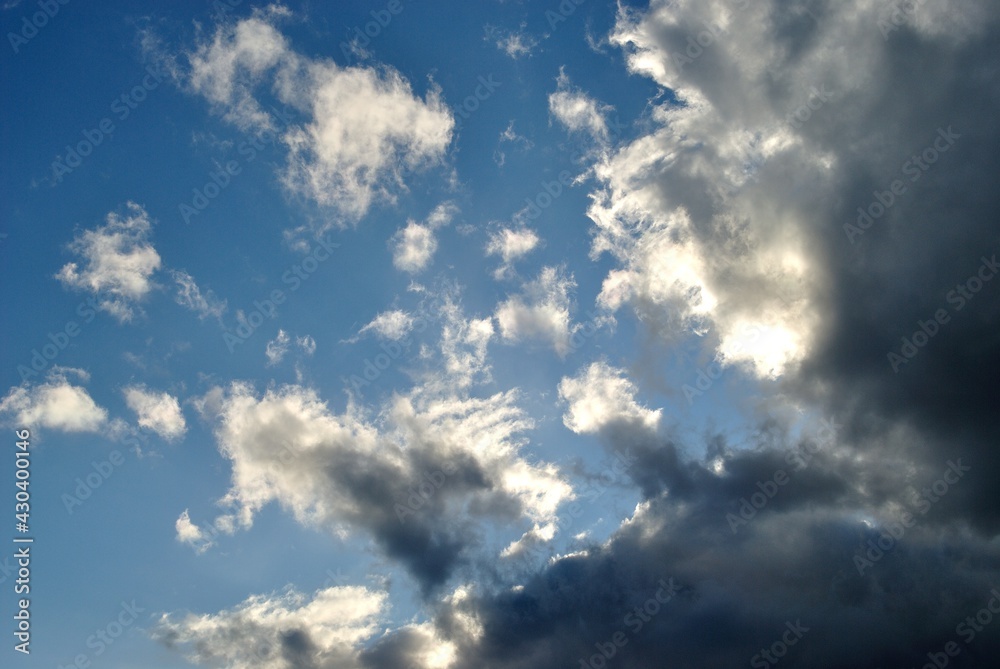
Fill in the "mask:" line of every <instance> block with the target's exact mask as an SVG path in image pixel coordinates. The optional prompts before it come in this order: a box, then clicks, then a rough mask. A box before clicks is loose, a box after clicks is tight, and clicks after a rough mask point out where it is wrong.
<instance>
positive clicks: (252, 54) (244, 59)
mask: <svg viewBox="0 0 1000 669" xmlns="http://www.w3.org/2000/svg"><path fill="white" fill-rule="evenodd" d="M287 14H288V12H287V10H285V11H280V12H274V11H272V12H266V11H260V10H258V11H257V12H255V13H254V15H253V16H252V17H250V18H246V19H243V20H241V21H239V22H237V23H235V24H230V25H222V26H220V27H219V28H218V30H217V31H216V33H215V34H214V36H213V37H212V38H211V40H210V41H206V42H203V43H201V44H199V45H197V47H196V48H195V50H194V51H193V52H192V53H191V54H189V56H188V61H189V68H188V70H187V72H186V74H185V76H184V81H185V82H186V83H187V85H188V87H189V88H190V89H191V90H192V91H193V92H195V93H197V94H199V95H202V96H203V97H205V98H206V99H207V100H208V101H209V102H211V103H212V105H213V108H214V109H215V110H217V111H218V112H219V113H221V114H222V115H223V118H224V119H226V120H227V121H229V122H230V123H233V124H234V125H236V126H237V127H239V128H241V129H243V130H246V131H254V132H263V131H269V132H278V133H280V139H281V141H282V143H283V144H284V145H285V146H286V147H287V149H288V162H287V165H286V167H285V169H284V171H283V173H282V175H281V181H282V183H283V184H284V185H285V187H286V188H287V189H288V190H289V191H290V192H291V193H294V194H297V195H301V196H303V197H306V198H308V199H310V200H312V201H314V202H316V203H318V204H319V205H321V206H323V207H329V208H331V209H333V210H335V211H337V212H339V213H340V214H341V215H342V216H343V217H344V219H345V220H348V221H356V220H357V219H359V218H361V217H362V216H364V215H365V213H367V211H368V209H369V208H370V207H371V205H372V203H373V202H374V201H375V200H376V199H377V200H379V201H381V202H385V203H389V204H391V203H392V202H394V201H395V194H396V193H397V192H398V191H399V190H401V189H404V188H405V184H404V183H403V182H404V176H405V175H406V174H408V173H411V172H414V171H418V170H422V169H425V168H428V167H430V166H433V165H435V164H439V163H440V162H441V160H442V159H443V157H444V152H445V150H446V149H447V147H448V145H449V143H450V142H451V136H452V132H453V129H454V126H455V120H454V118H453V117H452V115H451V113H450V112H449V111H448V109H447V107H446V106H445V104H444V102H443V101H442V100H441V96H440V91H439V90H438V89H437V88H434V87H431V89H430V90H429V91H428V92H427V93H426V95H425V96H424V98H420V97H419V96H417V95H415V94H414V92H413V90H412V87H411V86H410V83H409V82H408V81H407V80H406V79H405V78H404V77H403V76H402V75H401V74H400V73H399V72H398V71H396V70H395V69H393V68H391V67H388V66H380V67H378V68H376V67H367V66H355V67H340V66H338V65H337V64H336V63H334V62H332V61H329V60H316V59H310V58H308V57H305V56H303V55H301V54H299V53H297V52H296V51H294V50H293V49H292V47H291V45H290V44H289V42H288V40H287V39H286V38H285V37H284V36H283V35H282V34H281V33H280V32H279V31H278V29H277V28H276V27H275V24H276V23H277V22H278V21H279V20H280V19H281V18H282V17H283V16H285V15H287ZM268 84H270V89H271V91H272V92H273V94H274V95H275V96H276V98H277V99H278V101H279V102H281V103H283V104H285V105H289V106H290V107H291V108H292V109H294V110H296V111H297V112H298V113H299V115H300V116H301V117H302V121H301V122H287V123H285V124H284V125H279V121H278V118H277V115H276V114H274V113H272V111H270V110H267V109H265V108H264V106H263V105H262V104H261V102H260V98H261V96H262V92H261V89H264V88H265V87H267V85H268ZM286 116H287V114H286Z"/></svg>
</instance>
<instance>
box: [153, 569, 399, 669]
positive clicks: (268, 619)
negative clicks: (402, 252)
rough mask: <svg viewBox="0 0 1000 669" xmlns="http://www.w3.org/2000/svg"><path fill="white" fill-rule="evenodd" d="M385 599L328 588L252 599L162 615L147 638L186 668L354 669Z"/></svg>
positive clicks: (367, 592) (376, 594) (360, 591)
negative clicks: (181, 657)
mask: <svg viewBox="0 0 1000 669" xmlns="http://www.w3.org/2000/svg"><path fill="white" fill-rule="evenodd" d="M385 608H386V595H385V593H382V592H374V591H371V590H368V589H366V588H363V587H357V586H335V587H332V588H326V589H324V590H319V591H317V592H316V593H315V594H314V595H313V597H312V598H311V599H310V598H307V597H306V596H305V595H303V594H301V593H298V592H296V591H294V590H291V589H289V590H287V591H285V592H284V593H281V594H277V593H276V594H271V595H253V596H251V597H248V598H247V599H246V600H245V601H243V602H241V603H240V604H238V605H237V606H235V607H233V608H231V609H226V610H223V611H220V612H218V613H215V614H203V615H197V614H193V613H189V614H187V615H184V616H177V615H162V616H161V617H160V619H159V620H158V621H157V623H156V625H155V627H154V629H153V636H154V638H156V639H158V640H160V641H162V642H163V643H165V644H167V645H168V646H171V647H181V648H182V649H183V650H184V651H185V653H186V657H187V659H188V661H190V662H192V663H196V664H209V665H212V666H217V665H221V666H225V667H232V668H237V667H241V668H242V667H255V668H260V669H296V668H297V667H321V666H322V667H334V666H336V667H345V668H347V667H360V666H361V664H360V662H359V661H358V654H359V652H360V650H361V645H362V642H363V641H365V640H367V639H369V638H371V637H372V636H374V635H375V633H376V632H378V630H379V627H378V623H379V621H380V619H381V617H382V615H383V614H384V612H385Z"/></svg>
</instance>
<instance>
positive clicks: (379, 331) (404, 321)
mask: <svg viewBox="0 0 1000 669" xmlns="http://www.w3.org/2000/svg"><path fill="white" fill-rule="evenodd" d="M413 321H414V319H413V316H411V315H410V314H408V313H406V312H405V311H402V310H400V309H392V310H390V311H383V312H382V313H380V314H378V315H377V316H375V318H373V319H372V320H371V322H370V323H368V324H366V325H365V326H364V327H363V328H361V329H360V330H358V335H359V336H361V335H365V334H367V333H369V332H372V333H374V334H375V336H377V337H378V338H380V339H388V340H389V341H399V340H400V339H402V338H404V337H405V336H406V335H408V334H409V333H410V331H411V330H412V329H413Z"/></svg>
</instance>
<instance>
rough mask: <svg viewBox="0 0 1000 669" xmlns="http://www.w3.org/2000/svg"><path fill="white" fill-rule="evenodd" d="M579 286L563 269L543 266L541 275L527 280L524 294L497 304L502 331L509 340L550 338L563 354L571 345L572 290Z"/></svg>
mask: <svg viewBox="0 0 1000 669" xmlns="http://www.w3.org/2000/svg"><path fill="white" fill-rule="evenodd" d="M575 287H576V282H575V281H574V280H573V277H572V276H568V277H567V276H563V273H562V270H559V269H557V268H555V267H544V268H542V271H541V273H540V274H539V276H538V278H537V279H536V280H534V281H531V282H529V283H526V284H525V285H524V290H523V293H522V294H521V295H515V296H513V297H510V298H508V299H507V300H506V301H505V302H503V303H501V304H499V305H497V310H496V319H497V322H498V323H499V325H500V334H501V336H503V338H504V339H505V340H506V341H508V342H518V341H521V340H523V339H540V340H543V341H547V342H549V343H550V344H551V345H552V347H553V348H554V349H555V351H556V353H557V354H559V355H560V356H564V355H566V354H567V353H568V352H569V351H570V348H571V345H570V338H571V337H572V335H573V332H574V331H575V329H576V328H575V327H573V328H571V327H570V313H569V312H570V307H571V306H572V299H571V297H570V292H571V291H572V290H573V289H574V288H575Z"/></svg>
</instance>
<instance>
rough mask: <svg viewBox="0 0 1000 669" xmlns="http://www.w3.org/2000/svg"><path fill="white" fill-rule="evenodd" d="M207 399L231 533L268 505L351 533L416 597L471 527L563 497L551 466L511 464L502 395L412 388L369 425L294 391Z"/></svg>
mask: <svg viewBox="0 0 1000 669" xmlns="http://www.w3.org/2000/svg"><path fill="white" fill-rule="evenodd" d="M209 395H210V396H211V397H208V396H206V398H205V399H204V401H203V402H202V403H201V407H202V410H203V412H204V413H205V415H206V417H207V418H209V419H211V420H212V422H213V423H214V425H215V434H216V439H217V441H218V444H219V450H220V452H221V453H222V454H223V455H224V456H225V457H226V458H227V459H228V460H229V461H230V463H231V466H232V487H231V488H230V490H229V492H228V493H227V494H226V495H225V496H224V497H223V498H222V500H221V501H220V504H221V505H222V506H223V508H226V509H228V510H230V511H231V512H232V513H233V514H234V517H235V519H236V520H237V521H238V523H239V525H240V526H242V527H243V528H249V527H250V526H251V525H252V523H253V518H254V516H255V515H256V513H257V512H258V511H259V510H260V509H261V508H263V507H264V506H265V505H266V504H268V503H270V502H272V501H273V502H278V503H279V504H280V505H281V506H282V507H283V508H285V509H286V510H287V511H289V512H290V513H291V514H292V515H293V516H294V517H295V518H296V519H297V520H298V521H299V522H301V523H304V524H308V525H317V526H320V527H324V528H326V529H328V530H329V531H331V532H336V533H341V532H344V531H351V530H362V531H364V532H366V533H368V534H369V535H370V536H371V537H372V538H373V539H374V541H375V543H376V544H377V545H378V547H379V548H380V550H381V551H383V552H384V553H385V554H387V555H388V556H389V557H392V558H394V559H396V560H399V561H400V562H401V563H402V564H403V565H404V566H405V567H406V568H407V570H408V571H409V572H410V573H411V574H412V575H413V576H414V577H415V578H416V579H417V580H418V582H419V583H420V584H421V586H422V587H423V588H424V589H428V588H434V587H436V586H439V585H440V584H442V583H443V582H444V581H445V580H447V579H448V578H449V577H450V575H451V574H452V573H453V572H454V571H455V569H456V568H458V567H459V566H460V565H461V564H462V563H463V562H464V561H465V560H466V559H468V557H469V555H468V551H470V550H471V549H472V548H474V547H475V545H476V544H477V539H476V537H477V530H476V529H475V528H476V526H477V522H482V521H486V520H490V519H492V520H494V521H495V520H499V519H505V520H506V521H507V522H509V523H515V524H516V523H518V522H524V523H528V524H535V523H544V522H547V521H549V520H551V518H552V517H553V516H554V514H555V512H556V509H557V507H558V506H559V504H560V503H562V501H564V500H566V499H569V498H572V489H571V487H570V486H569V484H568V483H566V482H564V481H563V480H562V478H561V477H560V474H559V471H558V469H557V468H555V467H554V466H553V465H551V464H546V463H529V462H528V461H527V460H525V459H524V458H523V457H522V456H521V455H520V454H519V450H520V448H521V447H522V445H523V444H524V441H523V440H522V438H521V437H520V436H519V435H520V433H522V432H524V431H525V430H527V429H529V428H530V427H531V426H532V423H531V421H530V420H529V419H528V418H527V417H526V416H525V415H524V414H523V412H522V411H521V410H520V409H518V408H517V407H516V405H515V403H514V402H515V399H516V394H515V393H513V392H508V393H499V394H496V395H493V396H491V397H487V398H483V399H478V398H469V397H460V396H455V395H453V394H452V395H441V394H438V393H437V392H430V393H429V392H428V391H425V390H423V389H422V388H419V387H418V388H417V389H415V390H414V392H413V393H411V394H409V395H406V396H395V397H394V398H393V399H392V400H391V401H390V402H389V403H388V404H387V405H386V406H385V407H384V409H383V418H382V420H381V421H380V422H379V423H373V422H371V421H369V420H367V419H365V418H364V417H363V416H362V415H361V414H360V413H359V412H358V411H357V410H356V409H353V408H349V409H348V411H347V412H346V413H344V414H335V413H332V412H331V411H330V410H329V409H328V408H327V406H326V404H325V403H324V402H323V401H322V400H321V399H320V397H319V396H318V395H317V394H316V392H315V391H314V390H312V389H309V388H306V387H303V386H298V385H289V386H282V387H280V388H275V389H270V390H268V391H266V392H265V393H264V394H263V396H259V395H257V394H256V393H255V392H254V390H253V389H252V387H251V386H249V385H248V384H243V383H234V384H233V385H231V386H230V387H229V388H228V389H226V390H223V389H216V390H214V391H212V392H211V393H209ZM189 534H191V533H189Z"/></svg>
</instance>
